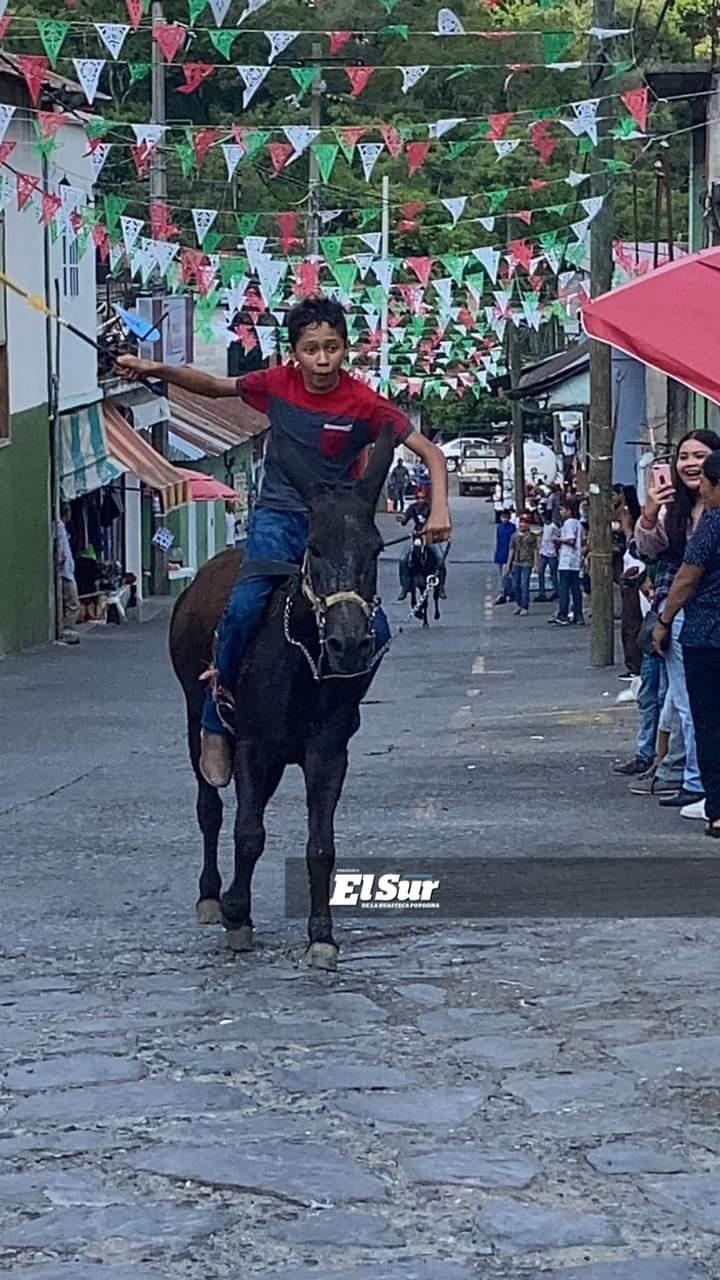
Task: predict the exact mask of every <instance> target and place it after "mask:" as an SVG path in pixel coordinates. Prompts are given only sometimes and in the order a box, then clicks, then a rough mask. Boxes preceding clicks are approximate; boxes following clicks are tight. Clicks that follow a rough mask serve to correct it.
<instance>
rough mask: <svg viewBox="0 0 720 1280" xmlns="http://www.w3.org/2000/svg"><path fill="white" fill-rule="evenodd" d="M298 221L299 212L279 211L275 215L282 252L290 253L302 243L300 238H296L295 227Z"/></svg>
mask: <svg viewBox="0 0 720 1280" xmlns="http://www.w3.org/2000/svg"><path fill="white" fill-rule="evenodd" d="M299 221H300V214H299V213H295V212H294V211H293V212H292V213H279V214H278V215H277V224H278V230H279V232H280V247H281V249H282V251H283V253H290V252H291V251H292V250H293V249H296V248H297V247H298V245H301V244H302V240H299V239H298V236H297V228H298V222H299Z"/></svg>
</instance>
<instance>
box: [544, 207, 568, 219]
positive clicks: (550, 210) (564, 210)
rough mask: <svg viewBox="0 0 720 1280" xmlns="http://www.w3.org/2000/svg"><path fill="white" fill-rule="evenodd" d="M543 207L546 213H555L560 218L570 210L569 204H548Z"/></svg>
mask: <svg viewBox="0 0 720 1280" xmlns="http://www.w3.org/2000/svg"><path fill="white" fill-rule="evenodd" d="M545 208H546V211H547V212H548V213H556V214H557V215H558V217H560V218H564V217H565V214H566V213H568V212H569V211H570V205H569V204H548V205H546V206H545Z"/></svg>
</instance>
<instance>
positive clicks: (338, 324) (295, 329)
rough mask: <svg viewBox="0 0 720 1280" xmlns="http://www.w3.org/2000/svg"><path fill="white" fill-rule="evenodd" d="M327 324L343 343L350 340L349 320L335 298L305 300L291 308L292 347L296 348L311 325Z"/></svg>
mask: <svg viewBox="0 0 720 1280" xmlns="http://www.w3.org/2000/svg"><path fill="white" fill-rule="evenodd" d="M316 324H327V325H329V326H330V328H331V329H334V330H335V332H336V333H337V335H338V337H339V338H342V340H343V342H345V343H346V342H347V340H348V330H347V319H346V318H345V312H344V310H343V308H342V306H341V305H340V303H339V302H336V301H335V299H334V298H322V297H317V298H303V301H302V302H298V304H297V306H295V307H291V308H290V310H289V311H288V315H287V328H288V337H289V339H290V346H291V347H293V348H295V347H296V346H297V344H298V342H299V341H300V339H301V337H302V335H303V332H304V330H305V329H308V328H310V326H311V325H316Z"/></svg>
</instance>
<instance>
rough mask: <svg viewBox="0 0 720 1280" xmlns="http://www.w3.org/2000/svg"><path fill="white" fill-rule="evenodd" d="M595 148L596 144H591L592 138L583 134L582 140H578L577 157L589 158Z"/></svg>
mask: <svg viewBox="0 0 720 1280" xmlns="http://www.w3.org/2000/svg"><path fill="white" fill-rule="evenodd" d="M596 146H597V142H593V140H592V138H590V137H588V135H587V134H584V135H583V137H582V138H578V155H580V156H589V155H590V153H591V152H592V151H594V150H595V148H596Z"/></svg>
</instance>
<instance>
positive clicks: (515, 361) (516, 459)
mask: <svg viewBox="0 0 720 1280" xmlns="http://www.w3.org/2000/svg"><path fill="white" fill-rule="evenodd" d="M507 356H508V371H509V373H510V391H511V397H510V413H511V415H512V452H513V474H514V477H515V510H516V511H517V513H518V515H520V513H521V511H524V510H525V441H524V438H523V411H522V403H521V401H520V394H519V393H520V374H521V372H522V365H521V361H520V344H519V341H518V331H517V326H516V325H514V324H513V322H512V320H508V322H507Z"/></svg>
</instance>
